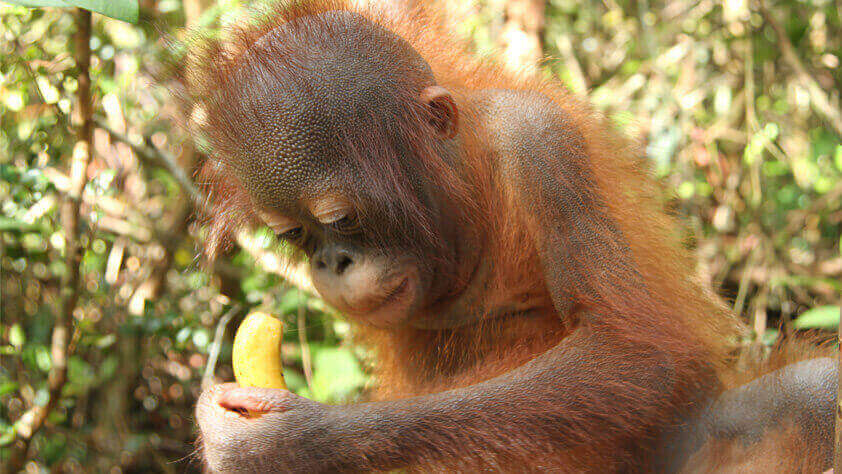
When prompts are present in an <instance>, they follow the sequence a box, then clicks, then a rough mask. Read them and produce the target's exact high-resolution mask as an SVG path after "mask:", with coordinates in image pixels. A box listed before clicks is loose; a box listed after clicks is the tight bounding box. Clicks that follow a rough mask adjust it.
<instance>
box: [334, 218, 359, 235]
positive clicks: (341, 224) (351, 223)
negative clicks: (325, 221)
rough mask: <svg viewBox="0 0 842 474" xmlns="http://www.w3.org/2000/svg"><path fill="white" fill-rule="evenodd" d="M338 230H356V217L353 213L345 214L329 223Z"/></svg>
mask: <svg viewBox="0 0 842 474" xmlns="http://www.w3.org/2000/svg"><path fill="white" fill-rule="evenodd" d="M330 226H331V227H333V228H334V229H336V230H337V231H339V232H353V231H355V230H357V219H356V216H354V215H353V214H345V215H344V216H342V217H341V218H340V219H337V220H335V221H333V222H331V223H330Z"/></svg>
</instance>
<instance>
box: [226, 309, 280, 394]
mask: <svg viewBox="0 0 842 474" xmlns="http://www.w3.org/2000/svg"><path fill="white" fill-rule="evenodd" d="M283 331H284V325H283V323H282V322H281V321H280V320H279V319H278V318H275V317H273V316H271V315H269V314H267V313H264V312H262V311H254V312H252V313H249V315H248V316H246V318H245V319H244V320H243V322H242V323H241V324H240V327H239V328H238V329H237V334H236V335H235V336H234V349H233V354H232V363H233V365H234V377H235V378H236V379H237V383H238V384H240V386H241V387H260V388H283V389H285V388H287V386H286V383H285V382H284V374H283V366H282V363H281V338H282V337H283Z"/></svg>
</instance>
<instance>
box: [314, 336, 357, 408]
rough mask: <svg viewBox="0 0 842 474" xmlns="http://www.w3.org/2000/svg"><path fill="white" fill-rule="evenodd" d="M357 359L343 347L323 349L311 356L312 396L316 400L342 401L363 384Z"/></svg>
mask: <svg viewBox="0 0 842 474" xmlns="http://www.w3.org/2000/svg"><path fill="white" fill-rule="evenodd" d="M365 381H366V378H365V374H364V373H363V371H362V369H361V368H360V364H359V362H358V361H357V358H356V357H354V354H353V353H351V351H350V350H348V349H347V348H344V347H325V348H319V349H318V350H316V351H315V354H314V356H313V396H314V398H315V399H316V400H319V401H325V402H333V401H344V400H347V399H348V398H349V397H350V396H352V395H354V393H355V392H356V391H358V390H359V389H361V388H362V387H363V385H364V384H365Z"/></svg>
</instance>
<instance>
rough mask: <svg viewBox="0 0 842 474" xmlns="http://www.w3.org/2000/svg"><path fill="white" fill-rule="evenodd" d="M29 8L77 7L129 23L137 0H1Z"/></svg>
mask: <svg viewBox="0 0 842 474" xmlns="http://www.w3.org/2000/svg"><path fill="white" fill-rule="evenodd" d="M3 1H4V2H7V3H13V4H15V5H21V6H24V7H30V8H39V7H62V8H69V7H79V8H84V9H85V10H90V11H92V12H96V13H100V14H103V15H105V16H110V17H111V18H116V19H118V20H123V21H126V22H129V23H137V16H138V5H137V0H3Z"/></svg>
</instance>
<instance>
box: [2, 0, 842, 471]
mask: <svg viewBox="0 0 842 474" xmlns="http://www.w3.org/2000/svg"><path fill="white" fill-rule="evenodd" d="M383 1H386V0H383ZM15 3H18V4H21V3H24V4H25V3H27V2H26V1H18V2H15ZM29 3H30V4H32V3H37V2H34V1H32V2H29ZM41 3H42V4H43V3H45V2H41ZM46 3H53V4H57V5H61V4H62V3H64V4H73V5H77V6H78V5H82V6H85V5H86V2H84V1H78V2H73V1H69V0H67V1H64V0H61V1H60V0H53V1H52V2H46ZM96 3H97V2H90V1H88V2H87V4H96ZM132 3H135V2H134V1H125V2H116V1H115V2H111V3H109V2H99V4H100V6H102V5H109V4H110V5H111V7H106V8H112V9H116V10H118V11H117V12H116V14H115V13H114V12H113V11H112V12H106V13H110V14H112V15H113V16H118V17H120V16H121V15H122V16H123V18H124V19H128V20H134V18H132V17H133V16H134V12H132V11H131V7H130V8H129V9H128V10H124V11H119V10H120V8H121V7H120V5H121V4H132ZM244 3H247V2H238V1H236V0H140V2H139V14H138V19H137V21H136V22H135V23H130V22H124V21H120V20H118V19H114V18H109V17H107V16H104V15H101V14H98V13H94V14H91V13H90V12H86V11H84V10H77V9H74V8H45V9H29V8H25V7H23V6H20V5H11V4H5V3H0V176H2V179H0V206H1V207H2V214H1V215H0V465H3V466H5V468H6V469H7V470H10V471H13V470H17V469H23V470H25V471H26V472H114V473H118V472H185V471H198V469H199V464H198V462H197V461H196V460H195V459H194V458H193V457H192V456H191V453H192V452H193V450H194V445H193V441H194V438H195V434H196V433H195V428H194V426H193V417H192V407H193V404H194V402H195V400H196V397H197V395H198V393H199V392H200V390H201V387H202V386H203V384H208V383H212V382H214V381H216V382H219V381H229V380H232V379H233V375H232V370H231V365H230V354H231V339H232V335H233V332H234V330H235V328H236V326H237V324H238V323H239V321H240V320H241V319H242V317H243V316H244V315H245V314H246V313H247V312H248V311H249V310H250V309H252V308H257V307H261V308H264V309H268V310H269V311H271V312H273V313H275V314H277V315H280V316H282V317H283V319H284V321H285V324H286V327H287V331H286V336H285V342H284V345H283V355H284V360H285V366H286V372H285V374H286V378H287V381H288V384H289V386H290V388H291V389H292V390H294V391H296V392H297V393H299V394H302V395H304V396H306V397H311V398H313V399H316V400H319V401H323V402H331V403H342V402H351V401H354V400H355V399H357V398H358V397H360V396H361V395H362V394H364V392H365V390H366V388H367V387H368V384H369V380H368V377H367V375H366V374H367V371H366V366H367V364H368V359H367V354H366V351H365V348H362V347H359V346H356V345H354V344H353V343H352V340H351V333H350V329H349V325H348V323H347V322H345V321H344V320H343V319H342V318H341V317H339V316H338V315H336V314H334V313H333V311H332V310H331V309H330V308H328V307H327V306H326V305H324V304H323V303H322V302H321V301H320V300H319V299H318V298H316V297H314V296H312V292H311V289H310V288H309V286H308V284H307V281H306V279H305V278H301V277H300V275H299V274H298V273H296V272H291V271H290V269H288V268H285V267H284V266H283V265H281V261H280V259H279V254H278V249H277V244H276V243H275V242H274V239H273V237H272V236H271V234H270V233H269V232H268V231H267V230H265V229H256V230H255V231H253V232H246V233H243V234H241V235H240V236H239V238H238V240H237V245H236V246H235V247H234V249H233V250H232V251H231V252H230V253H228V254H226V255H224V256H223V257H222V258H221V259H220V260H219V261H218V262H217V263H216V264H215V265H213V266H212V267H211V266H208V265H205V264H204V263H203V261H202V258H201V248H202V246H203V241H204V236H205V233H204V230H203V227H202V225H201V223H200V221H199V220H198V219H196V216H197V214H198V212H197V209H198V208H199V207H201V206H202V205H203V203H204V202H205V197H204V196H202V194H201V190H200V189H199V188H197V187H196V186H195V183H193V179H192V178H193V170H194V167H195V164H196V163H197V162H198V161H199V160H200V159H201V156H202V153H203V150H202V149H201V147H199V146H194V145H193V144H192V143H191V141H190V140H189V138H187V137H186V136H185V134H184V133H183V132H182V131H180V129H179V128H178V127H176V126H174V124H173V118H174V114H178V111H177V110H175V109H174V106H173V101H172V98H171V96H170V91H169V90H168V85H167V84H166V83H162V82H160V81H159V80H158V79H157V78H158V77H160V72H161V68H163V67H165V66H164V64H166V61H165V60H164V59H165V58H168V57H172V56H173V55H177V54H179V52H178V51H173V49H174V46H173V43H172V42H168V41H165V40H164V38H170V39H176V40H178V39H181V38H183V37H184V35H185V33H184V29H185V27H209V28H215V27H217V26H218V25H224V24H226V23H228V22H232V21H237V18H238V14H239V13H237V12H238V11H239V9H240V8H241V7H242V6H243V4H244ZM391 3H392V4H403V5H398V7H403V6H405V5H406V4H407V3H408V2H397V1H393V2H391ZM443 3H444V5H445V8H446V13H447V18H448V21H449V22H450V23H451V26H452V28H453V30H454V31H455V32H456V33H457V34H459V35H462V36H464V37H465V38H467V39H469V40H470V41H471V42H472V44H473V45H474V47H475V49H476V50H477V52H478V54H482V55H492V54H494V53H495V52H502V56H500V57H501V58H502V60H503V61H504V62H505V63H506V64H507V65H508V67H511V68H514V69H520V68H522V69H534V70H537V71H538V72H539V73H540V74H546V75H551V76H555V77H557V78H558V79H560V80H561V81H563V82H564V83H565V84H566V85H567V86H568V87H569V88H570V89H572V90H573V91H575V92H577V93H582V94H585V93H587V94H588V95H589V96H590V98H591V100H592V101H593V102H594V103H595V104H596V106H597V107H598V108H599V109H600V110H602V111H604V112H605V113H606V114H607V115H608V116H609V117H610V118H611V119H612V120H613V121H614V122H615V123H616V124H617V126H618V127H619V128H620V129H621V130H623V132H624V133H627V134H628V135H630V136H632V137H635V138H636V139H638V140H640V141H641V142H642V143H643V144H644V149H645V153H646V156H647V158H648V159H649V160H651V164H652V167H653V169H654V170H655V173H656V174H657V176H658V179H660V180H661V181H662V182H663V183H664V185H665V189H666V192H667V194H666V197H667V200H668V202H669V204H670V206H671V208H672V209H674V210H675V212H677V213H678V214H679V215H680V216H681V218H682V222H683V223H684V224H685V231H686V233H687V241H688V245H691V246H692V247H694V248H695V250H696V252H697V254H698V259H699V273H700V275H701V278H703V279H704V280H705V281H706V282H707V283H708V284H709V285H710V287H711V288H713V289H715V290H716V291H717V292H719V293H720V294H721V295H722V296H723V297H724V298H725V300H726V301H727V302H728V304H730V305H732V306H733V307H734V309H735V311H737V312H738V313H739V314H740V315H741V316H742V317H743V318H744V320H745V322H746V324H747V325H748V326H750V327H752V328H753V329H754V336H753V337H752V338H751V339H750V340H746V341H742V343H743V344H746V345H752V346H754V347H757V348H758V349H759V350H763V348H765V347H769V346H770V345H772V344H774V342H775V341H776V340H777V338H778V337H779V334H781V332H782V331H783V332H787V331H790V332H791V331H795V332H799V331H819V332H820V331H825V332H826V334H827V335H832V334H833V333H832V332H830V331H832V330H834V329H835V328H836V326H837V324H838V321H839V306H840V304H841V303H842V296H840V295H842V254H841V253H840V245H841V244H842V241H840V239H841V238H842V235H840V234H841V233H840V228H841V227H842V179H840V177H842V113H840V106H841V104H840V100H842V97H840V89H842V69H840V67H839V63H840V58H842V3H840V2H838V1H836V0H797V1H792V0H788V1H782V0H766V1H765V2H764V3H761V2H757V1H754V0H725V1H724V2H721V1H713V0H694V1H690V0H673V1H655V0H636V1H625V0H601V1H595V0H584V1H579V0H547V1H543V0H516V1H515V0H512V1H504V0H465V1H457V0H452V1H447V2H443ZM392 6H393V7H394V6H395V5H392ZM176 49H177V48H176Z"/></svg>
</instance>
